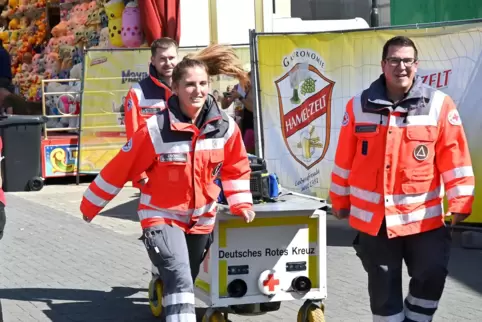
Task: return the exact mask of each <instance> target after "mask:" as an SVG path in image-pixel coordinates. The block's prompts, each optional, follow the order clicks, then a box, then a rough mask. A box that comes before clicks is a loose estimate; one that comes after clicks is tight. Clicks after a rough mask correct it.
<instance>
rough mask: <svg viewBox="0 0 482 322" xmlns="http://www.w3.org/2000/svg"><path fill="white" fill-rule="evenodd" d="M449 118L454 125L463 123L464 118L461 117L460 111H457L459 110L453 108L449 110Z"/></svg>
mask: <svg viewBox="0 0 482 322" xmlns="http://www.w3.org/2000/svg"><path fill="white" fill-rule="evenodd" d="M447 120H448V121H449V123H450V124H452V125H461V124H462V120H461V119H460V115H459V111H457V110H451V111H450V112H449V114H448V115H447Z"/></svg>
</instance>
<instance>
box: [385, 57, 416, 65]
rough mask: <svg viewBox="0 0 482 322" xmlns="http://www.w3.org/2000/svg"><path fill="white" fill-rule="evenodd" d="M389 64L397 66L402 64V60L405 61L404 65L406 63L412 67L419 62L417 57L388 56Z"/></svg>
mask: <svg viewBox="0 0 482 322" xmlns="http://www.w3.org/2000/svg"><path fill="white" fill-rule="evenodd" d="M385 60H386V61H387V62H388V64H389V65H390V66H392V67H397V66H399V65H400V63H401V62H403V65H405V67H412V66H413V64H415V63H416V62H417V60H416V59H415V58H396V57H390V58H387V59H385Z"/></svg>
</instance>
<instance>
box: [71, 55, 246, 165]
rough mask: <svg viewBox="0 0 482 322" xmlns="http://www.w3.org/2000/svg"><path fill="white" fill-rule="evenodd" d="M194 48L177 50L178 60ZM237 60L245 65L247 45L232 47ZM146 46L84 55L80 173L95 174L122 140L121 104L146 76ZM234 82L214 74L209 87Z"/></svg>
mask: <svg viewBox="0 0 482 322" xmlns="http://www.w3.org/2000/svg"><path fill="white" fill-rule="evenodd" d="M196 50H197V49H195V48H194V49H186V48H180V49H179V56H180V59H182V57H184V56H185V55H187V54H188V53H190V52H193V51H196ZM235 51H236V54H237V55H238V56H239V58H240V59H241V61H242V62H243V63H244V64H245V65H247V64H249V62H250V60H249V58H250V56H249V47H247V46H240V47H235ZM150 58H151V51H150V48H139V49H129V50H90V51H87V53H86V55H85V58H84V59H85V62H84V66H85V67H84V69H85V70H84V78H83V79H84V84H83V85H84V88H83V93H82V108H81V116H80V117H81V130H80V142H79V157H80V173H82V174H87V173H92V174H95V173H98V172H100V170H102V168H103V167H104V166H105V165H106V164H107V163H108V162H109V161H110V160H111V159H112V158H113V157H114V156H115V155H116V154H117V152H118V151H119V150H120V148H121V147H122V146H123V145H124V144H125V143H126V135H125V126H124V118H123V116H122V115H121V113H120V111H121V107H122V105H123V104H124V98H125V96H126V95H127V92H128V91H129V88H130V86H131V85H132V84H133V83H137V82H139V81H140V80H142V79H143V78H145V77H147V76H148V71H149V63H150ZM233 83H235V81H234V80H232V79H229V78H225V77H214V78H213V79H212V83H211V88H212V89H213V90H214V89H217V90H219V91H221V92H223V91H224V90H225V89H226V86H227V85H230V84H233Z"/></svg>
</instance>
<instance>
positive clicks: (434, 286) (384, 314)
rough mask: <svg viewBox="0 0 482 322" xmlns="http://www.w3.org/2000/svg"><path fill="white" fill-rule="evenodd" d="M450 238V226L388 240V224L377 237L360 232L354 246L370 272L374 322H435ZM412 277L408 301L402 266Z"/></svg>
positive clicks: (369, 284)
mask: <svg viewBox="0 0 482 322" xmlns="http://www.w3.org/2000/svg"><path fill="white" fill-rule="evenodd" d="M450 244H451V235H450V231H449V229H448V228H447V227H445V226H442V227H440V228H437V229H434V230H431V231H427V232H423V233H419V234H415V235H410V236H403V237H397V238H392V239H389V238H388V237H387V229H386V226H385V223H384V224H383V225H382V227H381V229H380V232H379V234H378V236H371V235H368V234H365V233H362V232H359V233H358V235H357V236H356V238H355V240H354V242H353V247H354V248H355V250H356V253H357V256H358V257H359V258H360V259H361V262H362V264H363V267H364V269H365V271H366V272H367V273H368V293H369V296H370V308H371V311H372V314H373V321H377V322H385V321H386V322H392V321H393V322H412V321H417V322H425V321H432V319H433V315H434V314H435V311H436V310H437V307H438V302H439V300H440V298H441V296H442V292H443V289H444V286H445V279H446V277H447V273H448V271H447V266H448V261H449V256H450ZM403 261H405V264H406V265H407V270H408V275H409V276H410V277H411V279H410V284H409V293H408V295H407V297H406V298H405V300H404V299H403V292H402V263H403Z"/></svg>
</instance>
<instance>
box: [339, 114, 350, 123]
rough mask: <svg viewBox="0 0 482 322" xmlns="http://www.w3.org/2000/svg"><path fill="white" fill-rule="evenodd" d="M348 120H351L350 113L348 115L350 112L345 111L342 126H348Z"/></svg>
mask: <svg viewBox="0 0 482 322" xmlns="http://www.w3.org/2000/svg"><path fill="white" fill-rule="evenodd" d="M348 122H350V115H348V112H345V115H343V121H342V122H341V126H347V125H348Z"/></svg>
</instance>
